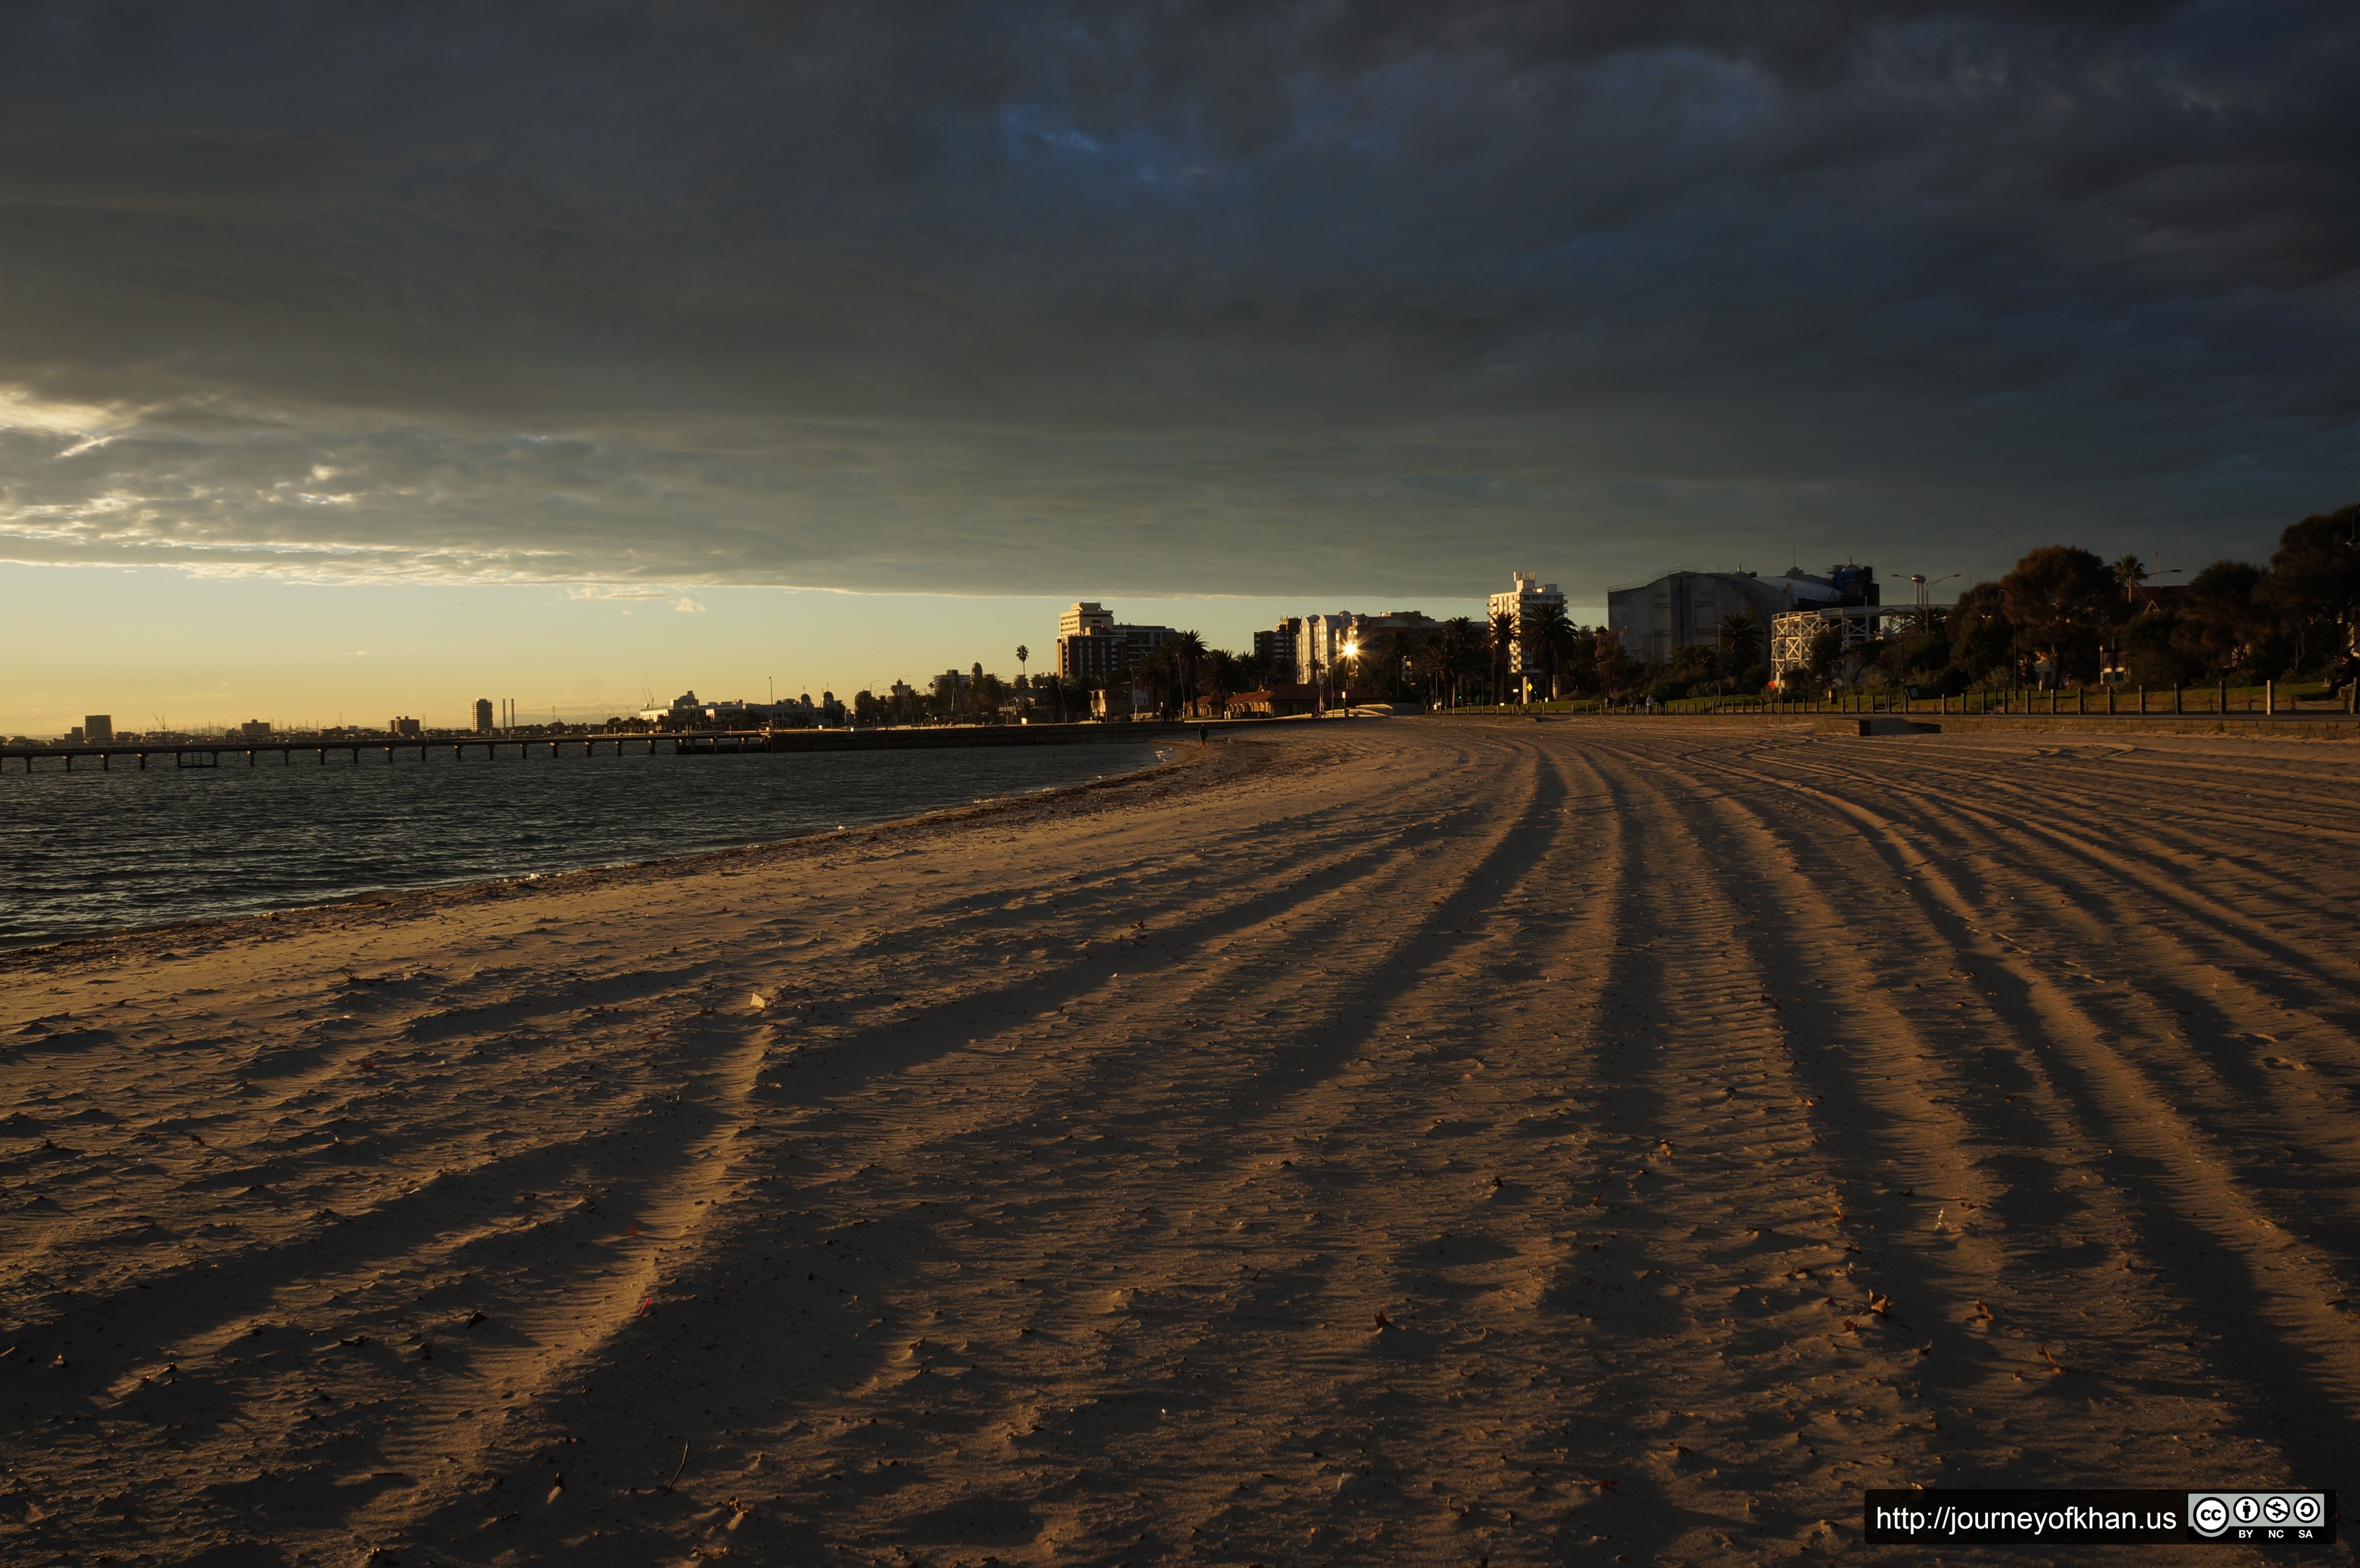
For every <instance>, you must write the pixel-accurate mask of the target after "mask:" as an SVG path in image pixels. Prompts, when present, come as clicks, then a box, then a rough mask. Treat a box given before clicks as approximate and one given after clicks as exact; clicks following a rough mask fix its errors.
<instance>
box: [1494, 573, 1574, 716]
mask: <svg viewBox="0 0 2360 1568" xmlns="http://www.w3.org/2000/svg"><path fill="white" fill-rule="evenodd" d="M1513 576H1514V581H1515V584H1516V585H1515V586H1514V587H1513V588H1511V589H1509V590H1508V591H1507V592H1506V593H1494V594H1492V595H1491V601H1490V605H1491V619H1492V621H1493V622H1494V624H1496V623H1497V622H1498V621H1499V618H1500V617H1501V616H1502V615H1505V616H1507V617H1508V618H1509V621H1510V623H1511V626H1510V628H1509V640H1508V675H1509V678H1510V679H1511V680H1513V681H1515V682H1516V683H1517V685H1518V687H1519V688H1520V689H1521V687H1522V685H1523V682H1524V675H1525V673H1526V670H1525V664H1524V626H1525V625H1526V617H1527V616H1537V615H1541V614H1543V613H1545V612H1546V611H1547V610H1549V609H1550V608H1552V607H1554V608H1555V609H1557V610H1558V611H1560V612H1561V611H1563V610H1564V608H1565V595H1564V594H1562V593H1558V592H1557V584H1556V583H1543V582H1541V581H1540V580H1539V579H1538V578H1536V577H1535V576H1534V575H1533V574H1532V573H1531V572H1516V573H1514V574H1513ZM1533 668H1534V669H1535V670H1539V669H1541V668H1542V667H1541V666H1539V665H1535V666H1534V667H1533Z"/></svg>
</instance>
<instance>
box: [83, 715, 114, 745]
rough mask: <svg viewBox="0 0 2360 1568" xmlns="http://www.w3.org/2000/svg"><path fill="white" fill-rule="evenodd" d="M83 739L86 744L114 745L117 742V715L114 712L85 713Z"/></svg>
mask: <svg viewBox="0 0 2360 1568" xmlns="http://www.w3.org/2000/svg"><path fill="white" fill-rule="evenodd" d="M82 744H83V745H84V746H113V745H114V744H115V715H114V714H112V713H84V714H83V715H82Z"/></svg>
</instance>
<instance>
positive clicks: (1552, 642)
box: [1521, 604, 1574, 702]
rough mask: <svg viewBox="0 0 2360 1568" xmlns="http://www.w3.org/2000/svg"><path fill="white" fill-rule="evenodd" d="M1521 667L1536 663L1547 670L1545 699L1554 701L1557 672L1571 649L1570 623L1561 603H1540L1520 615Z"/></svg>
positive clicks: (1571, 634) (1572, 632) (1528, 666)
mask: <svg viewBox="0 0 2360 1568" xmlns="http://www.w3.org/2000/svg"><path fill="white" fill-rule="evenodd" d="M1521 631H1522V637H1523V642H1524V667H1525V668H1526V669H1530V668H1532V667H1533V666H1534V665H1538V666H1540V667H1541V668H1542V669H1544V670H1547V671H1548V682H1549V700H1550V701H1551V702H1555V701H1556V700H1557V696H1558V692H1557V671H1558V670H1560V669H1561V668H1562V667H1563V665H1564V663H1565V660H1566V658H1567V656H1568V655H1569V654H1571V653H1572V651H1573V637H1574V631H1573V623H1572V622H1571V621H1569V620H1567V619H1566V618H1565V606H1564V605H1563V604H1543V605H1541V606H1540V608H1539V609H1537V610H1535V611H1534V612H1533V613H1532V614H1531V615H1526V616H1524V626H1523V627H1522V628H1521Z"/></svg>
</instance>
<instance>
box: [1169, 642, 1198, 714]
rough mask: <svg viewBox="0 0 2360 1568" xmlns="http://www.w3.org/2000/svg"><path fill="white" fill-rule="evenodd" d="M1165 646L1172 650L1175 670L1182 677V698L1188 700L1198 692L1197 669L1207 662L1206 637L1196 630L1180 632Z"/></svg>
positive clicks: (1183, 700) (1184, 700)
mask: <svg viewBox="0 0 2360 1568" xmlns="http://www.w3.org/2000/svg"><path fill="white" fill-rule="evenodd" d="M1164 647H1166V648H1170V649H1171V650H1172V664H1173V672H1174V673H1175V675H1177V676H1178V677H1179V678H1180V700H1181V701H1182V702H1187V701H1189V700H1190V699H1191V698H1193V697H1195V696H1196V669H1197V667H1198V666H1199V665H1201V664H1203V663H1204V662H1205V639H1204V638H1203V637H1199V636H1198V635H1197V634H1196V633H1195V632H1180V633H1178V634H1176V635H1175V636H1174V637H1173V638H1172V639H1171V640H1170V641H1169V642H1167V643H1165V644H1164Z"/></svg>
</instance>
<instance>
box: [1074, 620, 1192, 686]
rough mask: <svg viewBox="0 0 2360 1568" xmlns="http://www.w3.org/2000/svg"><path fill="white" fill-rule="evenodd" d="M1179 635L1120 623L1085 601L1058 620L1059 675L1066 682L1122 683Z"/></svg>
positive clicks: (1169, 630)
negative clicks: (1123, 679) (1154, 653)
mask: <svg viewBox="0 0 2360 1568" xmlns="http://www.w3.org/2000/svg"><path fill="white" fill-rule="evenodd" d="M1179 635H1180V634H1179V633H1178V632H1176V631H1175V630H1174V629H1173V628H1172V627H1170V626H1133V625H1127V624H1121V623H1118V622H1117V621H1116V620H1115V618H1114V616H1113V615H1112V614H1111V613H1110V612H1109V611H1108V610H1107V609H1106V607H1105V606H1103V605H1101V604H1093V603H1091V602H1089V601H1087V600H1085V601H1083V602H1081V603H1079V604H1072V605H1069V606H1067V607H1066V609H1065V613H1064V614H1063V615H1059V616H1058V617H1057V674H1058V677H1059V678H1060V679H1061V680H1065V681H1119V680H1121V679H1122V678H1124V677H1126V676H1131V675H1136V674H1138V673H1139V667H1140V666H1141V665H1142V664H1143V663H1145V662H1146V660H1147V656H1148V655H1149V654H1151V653H1153V652H1154V651H1155V650H1156V649H1157V648H1162V647H1163V646H1164V644H1165V643H1167V642H1169V641H1171V640H1172V639H1173V638H1174V637H1178V636H1179Z"/></svg>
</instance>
